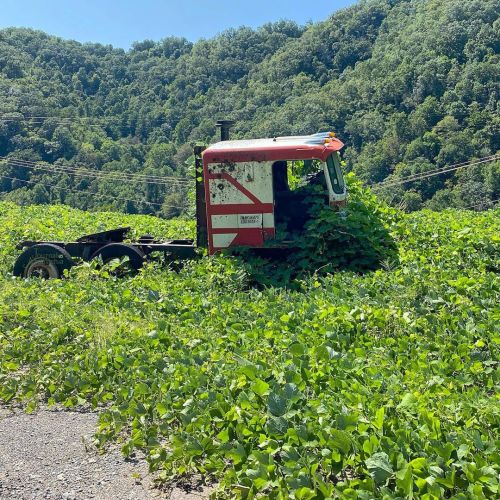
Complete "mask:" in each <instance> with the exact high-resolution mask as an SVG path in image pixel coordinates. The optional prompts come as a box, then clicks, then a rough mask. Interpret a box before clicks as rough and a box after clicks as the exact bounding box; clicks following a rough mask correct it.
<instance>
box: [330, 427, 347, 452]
mask: <svg viewBox="0 0 500 500" xmlns="http://www.w3.org/2000/svg"><path fill="white" fill-rule="evenodd" d="M328 444H329V445H330V446H332V447H334V448H335V449H337V450H339V451H341V452H342V453H344V455H346V454H347V453H349V451H350V450H351V446H352V441H351V437H350V436H349V434H348V433H347V432H345V431H339V430H337V429H332V430H331V431H330V439H329V440H328Z"/></svg>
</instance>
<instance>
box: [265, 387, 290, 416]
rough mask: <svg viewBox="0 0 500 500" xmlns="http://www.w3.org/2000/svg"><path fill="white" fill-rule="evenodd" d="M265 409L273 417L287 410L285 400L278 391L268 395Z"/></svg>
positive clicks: (281, 414)
mask: <svg viewBox="0 0 500 500" xmlns="http://www.w3.org/2000/svg"><path fill="white" fill-rule="evenodd" d="M267 409H268V410H269V412H270V413H271V414H273V415H274V416H275V417H281V416H283V415H284V414H285V413H286V412H287V400H286V399H285V398H284V397H283V396H282V395H281V394H279V393H278V392H272V393H271V394H270V395H269V400H268V403H267Z"/></svg>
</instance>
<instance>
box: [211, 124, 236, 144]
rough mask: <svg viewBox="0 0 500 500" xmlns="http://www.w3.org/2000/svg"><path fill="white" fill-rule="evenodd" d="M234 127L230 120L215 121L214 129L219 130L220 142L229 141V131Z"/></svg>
mask: <svg viewBox="0 0 500 500" xmlns="http://www.w3.org/2000/svg"><path fill="white" fill-rule="evenodd" d="M233 125H234V122H233V121H231V120H217V123H216V124H215V126H216V127H218V128H220V140H221V141H229V130H230V129H231V127H232V126H233Z"/></svg>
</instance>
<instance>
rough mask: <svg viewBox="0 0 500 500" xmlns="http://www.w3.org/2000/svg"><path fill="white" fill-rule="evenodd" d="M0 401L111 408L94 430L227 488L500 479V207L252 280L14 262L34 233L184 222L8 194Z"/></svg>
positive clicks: (402, 491) (198, 267) (190, 267)
mask: <svg viewBox="0 0 500 500" xmlns="http://www.w3.org/2000/svg"><path fill="white" fill-rule="evenodd" d="M0 222H1V224H0V225H1V227H2V231H1V233H0V266H1V267H0V268H1V271H0V400H2V401H4V402H7V403H11V404H12V403H14V402H21V403H22V404H24V405H26V407H27V409H28V410H33V409H34V408H35V407H36V405H37V404H39V402H40V401H44V402H46V403H48V404H49V405H55V404H61V405H64V406H67V407H75V406H79V405H88V404H90V405H92V406H94V407H98V408H100V409H101V417H100V424H99V428H98V431H97V435H96V439H97V441H98V443H99V444H100V445H102V446H103V447H104V448H105V447H106V445H107V444H108V443H109V442H110V441H112V440H119V441H121V442H122V444H123V452H124V453H125V454H127V455H130V454H133V453H134V452H135V451H136V450H138V449H140V450H142V451H144V452H145V453H146V455H147V458H148V461H149V463H150V467H151V470H152V471H158V474H159V477H160V478H161V479H162V480H165V481H169V480H176V479H178V478H179V477H181V476H183V475H189V474H191V473H194V472H198V473H199V472H201V473H202V474H204V475H205V476H206V477H207V478H210V477H213V478H214V479H216V480H217V481H218V483H219V484H220V487H221V492H220V495H221V496H242V497H247V498H251V497H254V496H268V497H273V498H289V497H292V498H298V499H308V498H327V497H335V496H337V497H342V498H374V497H379V498H382V497H385V498H408V497H411V496H414V497H419V498H429V499H430V498H443V497H453V498H460V499H461V498H463V499H466V498H471V499H472V498H474V499H475V498H494V497H497V495H498V473H499V463H500V455H499V452H498V445H499V442H498V423H499V421H500V418H499V417H500V415H499V413H500V412H499V404H498V403H499V400H498V394H499V392H498V359H499V356H498V354H499V342H500V326H499V325H500V310H499V307H498V304H499V303H500V280H499V274H498V273H499V271H500V259H499V256H500V237H499V235H500V211H499V210H496V211H489V212H483V213H474V212H467V211H453V210H449V211H444V212H442V213H433V212H428V211H424V212H416V213H413V214H409V215H405V216H404V217H402V218H394V219H393V220H392V222H391V224H390V226H388V227H387V230H388V231H389V232H390V234H391V236H392V238H393V239H394V241H395V243H396V244H397V247H398V260H397V261H396V260H394V261H391V262H387V263H386V265H385V267H384V268H381V269H378V270H375V271H371V272H368V273H365V274H363V275H361V274H358V273H355V272H353V271H341V272H337V273H335V274H330V275H325V276H319V275H313V276H311V277H308V278H303V279H301V280H300V281H297V282H296V284H295V285H296V286H295V287H294V288H293V289H288V288H276V287H271V286H269V287H264V288H262V289H256V288H252V287H249V286H248V283H249V276H248V274H247V272H246V270H245V268H244V267H242V266H241V264H240V263H239V262H238V261H237V260H235V259H231V258H227V257H224V258H223V257H221V258H210V259H208V258H206V259H201V260H199V261H196V262H191V263H187V264H186V265H185V266H184V267H183V268H182V269H181V270H180V271H178V272H173V271H171V270H168V269H160V268H157V267H155V266H154V265H151V266H148V267H147V268H146V269H145V270H144V271H143V272H141V273H139V274H138V275H136V276H133V277H128V278H124V279H116V278H113V277H110V276H108V274H107V273H106V271H105V270H104V271H102V270H101V271H98V270H96V269H94V268H93V267H92V266H88V265H85V266H80V267H77V268H73V269H72V270H71V272H70V274H71V276H70V279H66V280H60V281H59V280H53V281H46V282H45V281H40V280H35V279H34V280H19V279H15V278H12V277H11V275H10V273H9V272H10V268H11V265H12V263H13V260H14V258H15V256H16V254H17V252H16V250H15V248H14V247H15V244H16V243H17V241H19V240H21V239H23V238H42V237H44V238H56V239H57V238H61V239H63V238H64V239H67V238H70V237H75V236H79V235H81V234H83V233H86V232H91V231H94V230H96V229H104V228H106V227H114V226H117V225H131V226H132V227H133V228H134V230H135V231H136V232H137V234H142V233H144V232H151V233H152V234H154V235H157V236H174V235H176V236H177V235H181V234H182V235H183V236H188V235H189V234H191V233H192V231H193V226H192V224H190V223H188V222H186V221H169V222H162V221H160V220H158V219H154V218H152V217H148V216H126V215H120V214H111V213H98V214H91V213H85V212H79V211H76V210H72V209H69V208H66V207H57V206H56V207H27V208H19V207H17V206H15V205H13V204H9V203H0Z"/></svg>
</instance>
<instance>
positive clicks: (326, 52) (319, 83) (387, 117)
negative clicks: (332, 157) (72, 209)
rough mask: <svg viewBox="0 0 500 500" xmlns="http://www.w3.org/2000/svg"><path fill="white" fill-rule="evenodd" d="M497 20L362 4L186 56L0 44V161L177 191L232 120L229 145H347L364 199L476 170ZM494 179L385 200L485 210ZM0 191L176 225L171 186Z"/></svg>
mask: <svg viewBox="0 0 500 500" xmlns="http://www.w3.org/2000/svg"><path fill="white" fill-rule="evenodd" d="M499 14H500V7H499V5H498V2H496V1H495V0H472V1H468V2H464V1H462V0H369V1H361V2H359V3H358V4H356V5H354V6H353V7H350V8H348V9H344V10H341V11H339V12H337V13H336V14H334V15H333V16H331V17H330V18H329V19H328V20H326V21H325V22H321V23H317V24H312V25H308V26H306V27H299V26H297V25H295V24H294V23H292V22H286V21H282V22H279V23H275V24H268V25H265V26H263V27H262V28H260V29H258V30H251V29H249V28H240V29H237V30H229V31H226V32H224V33H222V34H221V35H219V36H217V37H215V38H213V39H210V40H201V41H199V42H197V43H195V44H192V43H190V42H188V41H187V40H184V39H176V38H166V39H165V40H162V41H160V42H153V41H150V40H146V41H143V42H138V43H136V44H135V45H134V46H133V48H132V49H131V50H130V51H128V52H125V51H123V50H119V49H113V48H112V47H109V46H102V45H81V44H79V43H76V42H71V41H65V40H61V39H58V38H55V37H51V36H48V35H46V34H44V33H41V32H36V31H31V30H24V29H7V30H2V31H1V32H0V96H1V102H0V115H1V116H2V117H3V119H0V156H14V157H16V158H22V159H24V160H30V161H44V162H50V163H53V162H55V163H58V164H60V165H63V166H65V167H68V166H75V165H84V166H87V167H90V168H93V169H96V170H99V171H103V172H110V171H113V172H115V171H118V172H127V173H130V172H143V173H147V174H148V175H162V176H166V175H174V176H179V177H183V176H185V174H186V167H185V163H184V162H185V160H186V158H187V157H188V156H189V155H190V154H191V146H190V144H191V143H193V142H195V141H198V140H201V141H207V142H210V141H213V140H214V139H215V131H214V128H213V124H214V122H215V120H216V119H219V118H235V119H236V120H237V125H236V129H235V137H259V136H276V135H284V134H309V133H314V132H316V131H318V130H328V129H333V130H335V131H336V132H337V133H338V135H339V137H341V138H342V140H344V141H345V142H346V144H347V149H346V155H345V157H346V160H347V169H348V170H353V171H355V172H356V173H357V174H358V176H359V177H360V178H361V179H363V180H364V181H365V182H367V183H373V182H378V181H381V180H383V179H386V178H391V179H396V180H397V179H399V178H401V177H404V176H407V175H410V174H414V173H423V172H427V171H429V170H431V169H433V168H435V167H443V166H446V165H450V164H456V163H459V162H463V161H465V160H469V159H472V158H481V157H485V156H488V155H492V154H494V153H496V152H497V151H498V145H499V142H500V140H499V134H498V131H499V118H498V116H499V115H498V102H499V96H498V85H497V82H498V80H499V79H500V76H499V68H500V65H499V58H498V53H499V44H498V40H499V37H498V17H499ZM26 116H30V117H40V116H42V117H43V116H49V117H57V118H51V119H36V118H35V119H31V120H24V119H22V117H26ZM75 117H76V118H78V117H83V119H82V120H79V119H72V118H75ZM63 118H70V119H69V120H66V121H61V119H63ZM499 165H500V163H499V162H496V163H488V164H483V165H479V166H476V167H472V168H465V169H462V170H459V171H457V172H450V173H448V174H446V175H440V176H436V177H432V178H428V179H425V181H424V182H413V183H407V184H403V185H400V186H398V187H396V188H391V189H390V190H388V191H387V192H386V193H385V194H386V196H387V198H388V199H389V200H390V201H391V202H392V203H393V204H401V206H404V207H406V208H407V209H409V210H415V209H419V208H421V207H422V206H428V207H430V208H432V209H443V208H446V207H450V206H457V207H467V206H470V205H473V204H478V203H481V204H483V205H484V206H490V205H491V204H490V203H488V200H497V199H498V198H500V184H499V179H500V170H499V168H500V166H499ZM0 175H3V176H4V177H3V178H0V192H2V193H4V197H5V198H8V199H10V200H13V201H17V202H19V203H32V202H34V203H61V202H63V203H67V204H70V205H73V206H76V207H79V208H95V207H99V208H101V209H120V210H123V211H127V212H132V213H136V212H140V213H161V214H163V215H164V216H167V217H170V216H175V215H177V214H178V213H179V212H182V211H184V210H185V203H184V200H185V196H184V192H183V190H182V189H180V188H179V186H178V184H176V183H175V182H172V183H171V185H169V186H168V185H167V186H163V187H162V186H151V185H145V184H141V183H135V184H134V183H127V182H120V183H118V182H115V181H113V180H102V179H97V178H95V177H91V178H89V177H88V176H87V177H85V176H83V177H82V176H75V175H73V174H70V173H69V172H68V173H66V174H64V175H61V174H60V173H51V172H49V171H47V170H40V169H39V170H36V171H34V170H33V169H31V168H26V167H24V166H23V165H22V164H19V163H17V164H15V163H10V164H9V165H8V166H6V165H2V166H0ZM89 192H90V193H94V195H93V196H89V194H88V193H89ZM7 193H8V194H7ZM127 200H128V201H127ZM148 203H149V204H148Z"/></svg>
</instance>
